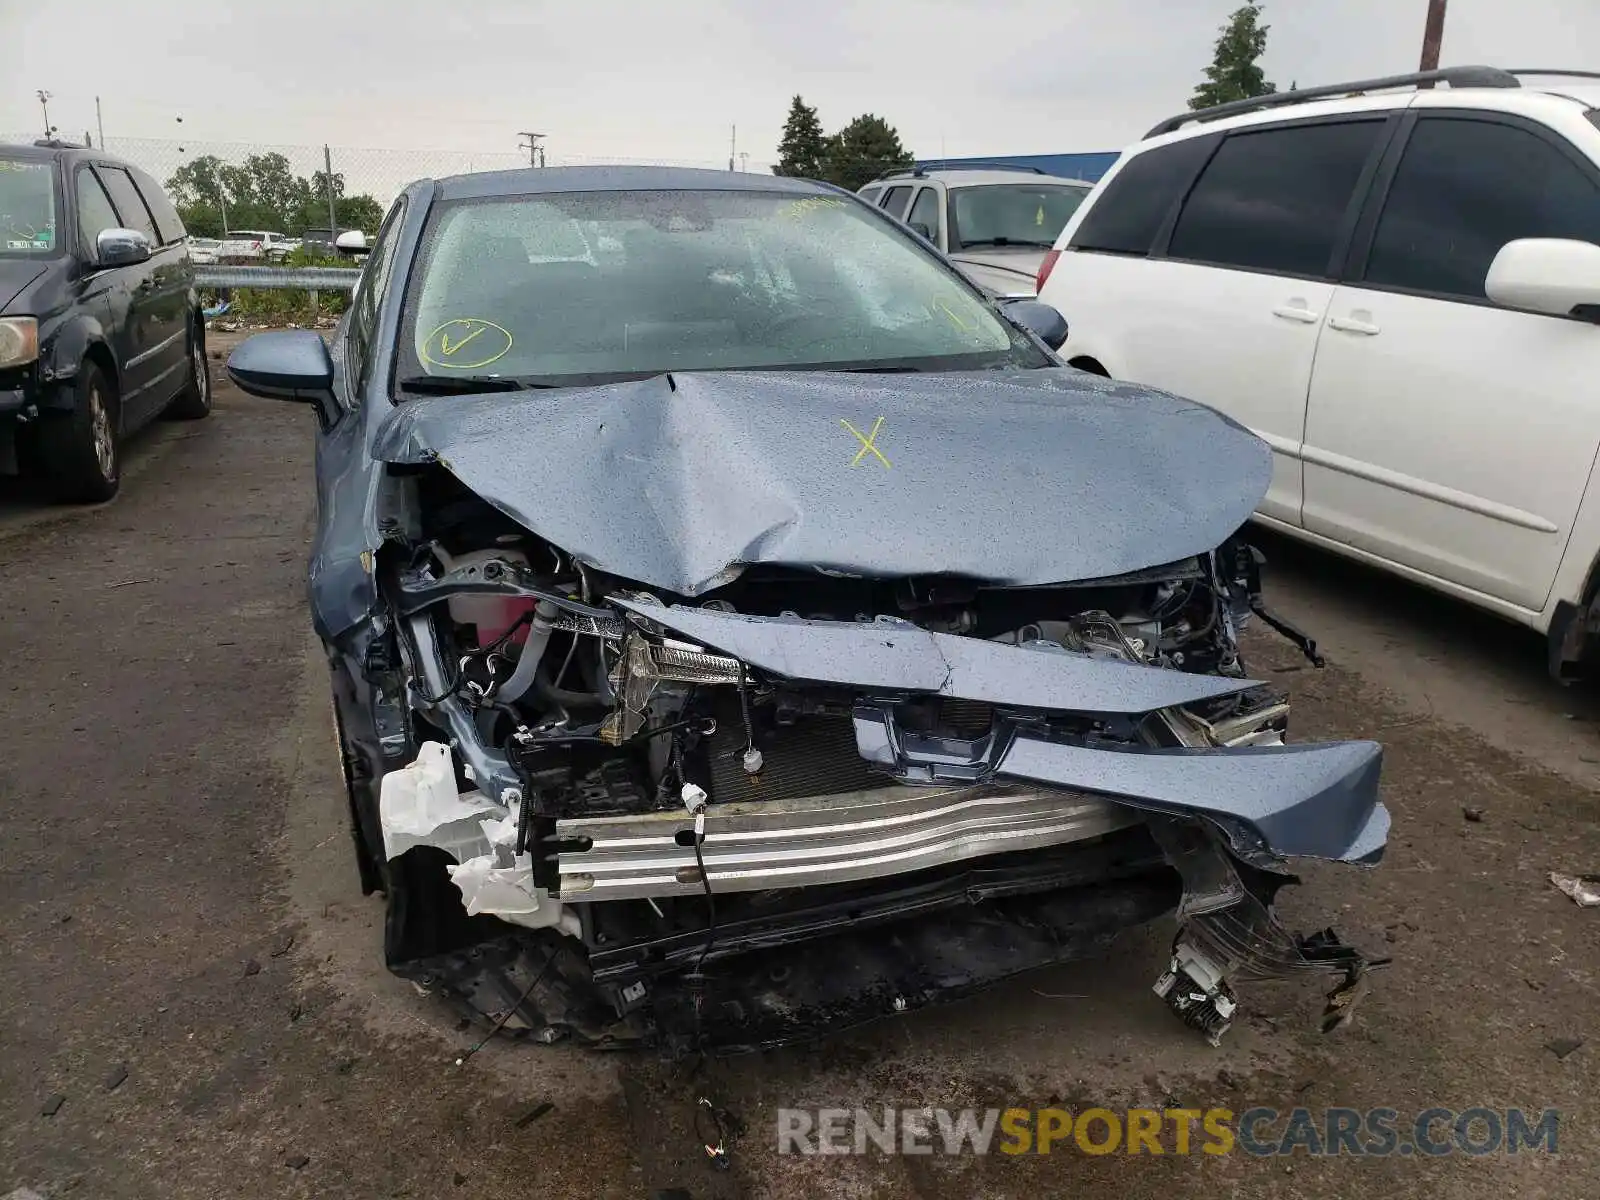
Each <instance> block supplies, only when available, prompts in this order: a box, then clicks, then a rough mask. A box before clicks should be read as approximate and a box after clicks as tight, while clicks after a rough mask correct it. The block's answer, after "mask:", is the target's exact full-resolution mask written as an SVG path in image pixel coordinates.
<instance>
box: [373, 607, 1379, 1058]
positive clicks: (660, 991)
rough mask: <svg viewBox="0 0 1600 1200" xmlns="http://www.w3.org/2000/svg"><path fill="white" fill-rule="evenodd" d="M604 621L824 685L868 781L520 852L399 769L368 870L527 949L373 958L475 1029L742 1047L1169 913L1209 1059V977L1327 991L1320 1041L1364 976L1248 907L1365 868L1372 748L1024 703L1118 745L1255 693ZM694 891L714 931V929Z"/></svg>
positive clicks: (483, 942) (974, 650)
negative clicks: (1328, 875)
mask: <svg viewBox="0 0 1600 1200" xmlns="http://www.w3.org/2000/svg"><path fill="white" fill-rule="evenodd" d="M617 603H618V606H619V607H620V608H621V609H623V610H624V611H626V612H627V613H628V614H630V616H629V620H630V621H633V622H634V623H636V624H637V625H638V626H639V628H641V629H645V630H648V631H650V632H651V633H652V635H653V636H659V635H661V634H662V633H663V631H665V632H666V633H667V634H670V635H675V636H676V637H677V638H680V639H689V640H687V641H677V642H674V643H673V646H675V647H677V648H676V649H673V650H672V651H671V656H670V657H671V660H672V664H673V667H674V669H677V670H680V671H691V670H692V671H698V672H702V673H705V674H706V675H707V677H709V676H710V675H712V674H714V673H715V672H716V671H718V670H722V671H725V672H729V671H730V668H729V666H728V664H729V663H730V662H731V663H733V664H734V669H731V674H730V675H729V677H731V678H740V677H742V675H743V673H744V672H745V671H749V672H752V673H757V674H760V675H762V676H764V677H769V678H780V677H781V678H782V679H785V680H789V681H794V682H796V683H798V684H801V685H805V686H826V687H830V688H842V689H845V691H846V692H847V694H849V695H850V696H853V697H854V700H853V704H852V707H851V709H850V711H849V716H848V728H849V730H850V731H851V734H852V735H853V741H854V745H853V750H854V757H855V758H856V759H858V760H859V763H857V764H856V765H857V766H859V767H861V768H864V769H866V770H867V771H869V772H870V773H871V775H872V777H873V778H875V779H876V780H877V781H878V782H877V783H876V784H874V785H872V786H867V787H858V788H852V789H826V790H817V791H814V792H801V793H799V794H784V795H777V796H774V797H773V798H771V799H763V798H761V791H762V787H763V776H764V774H768V775H769V774H770V773H771V768H770V767H769V769H768V771H767V772H762V771H761V770H760V769H759V768H758V770H757V771H756V772H755V773H754V774H753V775H752V777H751V779H750V782H749V787H750V791H749V794H748V795H747V796H746V797H745V798H741V799H736V800H726V801H723V802H713V803H712V804H710V805H709V806H708V807H707V808H706V809H705V811H704V813H703V815H702V817H701V818H700V820H699V821H698V822H697V821H696V819H695V817H694V815H693V813H692V811H686V810H685V808H684V807H682V806H680V805H678V804H676V803H670V804H665V805H658V806H656V807H654V808H651V809H649V810H647V811H629V812H613V813H600V814H583V815H569V816H562V817H559V818H556V819H554V820H553V821H552V822H551V824H552V832H551V834H550V836H549V837H548V838H546V839H544V840H543V842H542V844H541V845H540V846H539V847H538V848H535V849H533V851H532V852H531V853H529V852H524V850H523V847H522V845H521V838H520V835H519V832H518V831H519V825H525V824H528V823H529V817H530V807H531V806H530V805H529V804H527V803H524V802H523V801H524V796H523V794H522V793H520V792H517V793H515V794H513V793H510V792H507V793H505V794H502V796H501V797H500V803H499V804H496V803H495V802H494V801H491V800H488V799H487V798H486V797H485V796H484V795H483V794H482V793H480V792H477V791H472V792H467V793H464V794H462V795H460V796H459V797H457V796H449V797H446V798H444V799H443V800H440V799H438V798H433V799H429V798H428V797H426V796H423V797H422V799H421V800H420V801H418V800H416V798H415V793H417V792H418V791H419V790H420V791H421V792H424V793H425V792H427V790H428V787H431V786H446V785H445V784H444V783H443V782H442V777H441V776H439V775H438V771H437V767H436V766H435V768H434V779H433V783H432V784H429V785H427V786H423V787H421V788H420V789H419V788H418V786H417V783H416V781H415V780H411V781H407V780H404V779H402V776H404V774H405V773H404V772H394V773H392V774H391V775H389V776H387V777H386V778H385V780H384V805H383V814H384V824H385V836H386V840H387V839H389V838H390V837H391V835H393V837H394V838H395V841H394V847H395V849H393V850H391V853H395V854H403V853H404V852H405V850H406V849H407V848H410V847H413V846H415V845H418V844H426V845H431V846H433V847H434V848H436V849H438V850H441V851H444V852H446V853H448V854H449V855H450V857H452V858H454V859H455V860H456V863H457V864H458V865H455V866H451V867H449V874H450V877H451V878H452V880H453V881H454V884H455V885H456V887H457V888H459V889H460V892H461V894H462V898H463V901H464V905H465V909H466V912H467V914H468V916H469V917H471V918H472V919H474V920H482V919H484V915H485V914H489V915H493V916H494V917H498V918H499V919H501V920H503V921H506V922H508V923H510V924H514V925H517V926H521V927H523V929H524V930H526V931H529V932H530V933H532V932H534V931H537V933H538V934H539V936H541V937H542V938H543V940H537V941H536V940H530V939H529V937H528V936H527V935H526V934H524V935H515V936H508V935H506V934H505V933H504V931H503V930H502V931H501V932H500V933H498V934H494V935H491V936H488V937H483V938H476V939H472V944H471V945H470V947H469V948H468V949H466V950H453V951H449V952H444V953H433V954H424V955H412V956H410V957H409V958H408V960H407V961H405V962H399V963H393V964H392V965H394V966H395V969H396V970H398V971H400V973H402V974H406V975H408V976H409V977H411V978H413V979H416V980H418V981H419V982H422V983H424V984H426V985H429V986H434V987H439V988H442V989H443V990H445V991H446V992H449V993H452V994H454V995H456V996H457V997H460V998H465V999H467V1000H468V1001H469V1002H470V1003H472V1004H474V1005H475V1006H477V1007H478V1008H479V1009H480V1011H486V1012H494V1011H504V1010H507V1009H512V1010H515V1017H514V1020H513V1022H512V1024H511V1027H512V1028H517V1027H522V1028H525V1029H527V1030H530V1031H532V1032H534V1033H536V1034H537V1035H539V1036H542V1037H545V1038H548V1039H554V1038H557V1037H563V1036H568V1035H577V1036H580V1037H582V1038H585V1039H587V1040H590V1041H593V1042H600V1043H605V1042H633V1041H639V1040H645V1039H648V1038H653V1037H658V1038H660V1039H662V1040H665V1041H666V1042H667V1043H668V1044H669V1045H677V1046H680V1047H687V1046H690V1045H693V1046H700V1047H703V1048H705V1047H712V1046H716V1047H723V1048H733V1049H749V1048H756V1047H761V1046H768V1045H773V1044H778V1043H781V1042H785V1041H789V1040H793V1039H794V1038H796V1037H802V1036H807V1035H809V1034H813V1033H816V1032H819V1031H822V1030H825V1029H827V1028H832V1027H837V1026H838V1025H840V1024H847V1023H850V1022H851V1021H855V1020H864V1019H870V1018H872V1017H876V1016H881V1015H884V1014H886V1013H892V1012H899V1011H904V1010H905V1009H907V1008H910V1007H916V1006H918V1005H920V1004H924V1003H928V1002H931V1001H933V1000H935V999H942V998H949V997H952V996H957V995H961V994H964V993H966V992H969V991H972V990H975V989H976V988H979V987H981V986H984V985H985V984H987V983H990V982H993V981H994V980H996V979H999V978H1003V977H1005V976H1008V975H1011V974H1014V973H1016V972H1019V971H1023V970H1027V969H1031V968H1034V967H1038V966H1042V965H1046V964H1048V963H1051V962H1057V961H1061V960H1062V959H1065V958H1071V957H1076V956H1079V955H1081V954H1085V953H1091V952H1093V951H1095V950H1096V949H1098V948H1100V947H1103V946H1105V945H1107V944H1108V943H1109V939H1110V938H1111V937H1113V936H1114V935H1115V934H1116V933H1117V932H1119V931H1120V930H1121V929H1123V928H1126V927H1127V926H1129V925H1132V924H1138V923H1141V922H1144V921H1148V920H1151V919H1154V918H1155V917H1157V916H1160V915H1162V914H1163V913H1165V912H1169V911H1172V910H1173V909H1174V908H1176V909H1177V911H1178V915H1179V917H1180V921H1181V925H1180V930H1179V934H1178V938H1177V941H1176V942H1175V945H1174V949H1173V954H1172V959H1171V961H1170V963H1169V964H1168V968H1167V970H1166V971H1165V972H1164V973H1162V975H1161V977H1160V979H1159V980H1158V981H1157V984H1156V990H1157V992H1158V994H1159V995H1161V996H1162V997H1163V998H1164V999H1165V1000H1166V1002H1167V1003H1168V1005H1169V1006H1170V1007H1171V1008H1172V1009H1173V1011H1174V1012H1175V1013H1176V1014H1177V1015H1178V1016H1179V1017H1180V1018H1181V1019H1183V1020H1184V1021H1185V1022H1186V1023H1188V1024H1190V1025H1191V1026H1193V1027H1194V1028H1196V1029H1197V1030H1199V1031H1200V1032H1201V1033H1202V1034H1204V1035H1205V1036H1206V1037H1208V1038H1210V1039H1211V1040H1213V1041H1215V1040H1216V1039H1217V1038H1218V1037H1220V1036H1221V1034H1222V1033H1223V1032H1224V1031H1225V1030H1226V1029H1227V1027H1228V1024H1229V1023H1230V1021H1231V1019H1232V1015H1233V1012H1234V1008H1235V1006H1236V1003H1237V1001H1236V999H1235V997H1234V994H1233V991H1232V988H1231V981H1233V980H1239V979H1246V978H1250V977H1252V976H1282V975H1292V974H1298V973H1302V972H1306V971H1331V972H1336V973H1340V974H1342V976H1343V980H1342V983H1341V985H1340V988H1339V989H1338V990H1337V991H1336V993H1335V998H1334V1000H1333V1001H1331V1004H1330V1010H1329V1011H1330V1014H1331V1015H1330V1018H1329V1020H1330V1023H1337V1019H1342V1018H1343V1017H1344V1016H1347V1015H1348V1004H1349V1002H1350V1000H1351V999H1352V998H1353V997H1354V996H1356V995H1358V994H1359V993H1360V990H1361V986H1362V983H1361V981H1362V980H1363V978H1364V973H1365V970H1366V969H1367V967H1368V965H1369V964H1368V963H1367V961H1366V960H1365V959H1363V958H1362V956H1361V955H1360V954H1359V953H1358V952H1356V951H1354V950H1352V949H1350V948H1349V947H1345V946H1343V945H1342V944H1340V943H1338V942H1337V939H1335V938H1333V936H1332V935H1331V934H1330V933H1324V934H1322V935H1319V936H1318V937H1317V938H1314V939H1298V938H1295V937H1293V936H1291V935H1290V934H1289V933H1288V932H1287V931H1285V930H1284V929H1283V928H1282V927H1281V926H1280V925H1279V924H1278V923H1277V921H1276V918H1275V917H1274V915H1273V913H1272V910H1271V901H1272V898H1273V895H1274V893H1275V891H1276V889H1277V888H1278V887H1279V886H1281V885H1282V884H1283V883H1286V882H1290V881H1292V877H1291V876H1289V875H1287V874H1286V866H1287V860H1289V859H1293V858H1298V857H1311V858H1320V859H1327V860H1333V861H1340V862H1347V863H1357V864H1372V863H1375V862H1376V861H1377V860H1378V859H1379V858H1380V856H1381V854H1382V852H1383V848H1384V842H1385V838H1386V835H1387V831H1388V824H1389V816H1388V812H1387V810H1386V809H1385V808H1384V806H1383V805H1382V804H1381V803H1380V802H1379V800H1378V793H1377V787H1378V775H1379V767H1380V762H1381V756H1382V752H1381V748H1380V747H1379V746H1378V745H1376V744H1375V743H1370V742H1347V743H1324V744H1309V745H1282V744H1264V745H1263V744H1229V741H1228V739H1229V738H1230V737H1233V736H1237V737H1238V739H1239V740H1241V741H1248V740H1249V739H1250V738H1252V737H1255V736H1257V734H1258V732H1259V731H1256V730H1254V729H1253V728H1251V727H1246V728H1244V729H1243V730H1234V731H1231V732H1229V731H1225V730H1224V728H1223V726H1221V725H1217V726H1205V728H1207V729H1209V730H1211V736H1212V738H1213V742H1212V744H1208V745H1206V746H1201V745H1181V746H1159V745H1134V744H1130V743H1129V742H1127V741H1125V740H1124V741H1116V740H1110V739H1104V740H1099V741H1096V740H1094V739H1072V738H1067V737H1063V736H1062V735H1061V734H1060V732H1059V731H1058V730H1057V729H1054V728H1053V727H1051V725H1050V724H1049V722H1048V721H1046V720H1044V719H1043V714H1044V713H1045V712H1047V711H1050V712H1057V711H1067V712H1083V713H1089V714H1094V715H1095V716H1096V717H1097V718H1100V719H1104V720H1106V721H1109V722H1111V723H1112V724H1116V723H1118V722H1121V723H1126V724H1128V725H1130V726H1137V725H1139V724H1140V723H1141V722H1145V721H1148V720H1150V719H1151V718H1152V717H1157V716H1160V715H1161V714H1171V713H1177V712H1181V711H1184V706H1186V705H1191V704H1197V703H1202V702H1206V701H1211V700H1215V699H1216V698H1218V697H1219V696H1224V697H1225V696H1228V695H1230V694H1232V693H1241V692H1244V691H1246V690H1248V689H1251V688H1255V687H1258V686H1259V685H1257V684H1256V683H1255V682H1254V681H1251V680H1248V679H1240V678H1233V677H1222V676H1216V675H1202V674H1187V673H1183V672H1178V671H1173V670H1166V669H1160V668H1156V667H1152V666H1146V665H1142V664H1138V663H1131V662H1126V661H1120V660H1115V659H1107V658H1098V657H1094V656H1092V655H1088V654H1083V653H1077V652H1068V651H1063V650H1061V649H1060V648H1059V647H1051V646H1044V645H1042V646H1029V645H1026V644H1025V645H1007V644H1003V643H998V642H991V641H980V640H976V639H972V638H964V637H958V636H952V635H945V634H939V633H930V632H928V631H926V630H923V629H921V628H919V627H917V626H914V625H911V624H909V623H907V622H904V621H899V620H894V619H882V618H880V619H878V620H874V621H856V622H841V621H809V620H802V619H799V618H796V617H752V616H745V615H740V614H736V613H728V612H723V611H718V610H714V609H706V608H688V607H669V606H664V605H661V604H657V603H650V602H640V601H628V600H620V601H617ZM657 658H658V660H660V661H665V660H666V656H661V655H658V656H657ZM653 661H655V660H653ZM437 675H438V671H436V670H433V671H424V672H422V676H423V677H424V678H425V679H427V678H435V677H437ZM908 693H916V694H921V695H927V696H935V697H941V698H943V699H947V700H950V701H953V702H958V703H968V704H972V703H975V704H981V705H984V706H988V708H989V709H990V710H991V716H990V718H989V720H988V722H987V727H986V728H985V729H984V730H983V731H982V732H981V733H979V734H977V735H976V736H972V737H952V736H948V735H945V736H931V735H929V734H928V733H927V732H926V731H923V730H919V729H917V728H914V727H912V726H910V725H908V723H907V722H906V720H905V719H904V712H903V701H904V700H905V698H906V696H907V694H908ZM1268 711H1270V710H1268ZM459 727H460V728H461V729H462V731H463V733H466V734H470V726H467V725H464V724H463V725H461V726H459ZM840 749H841V752H842V754H843V755H844V756H848V755H849V749H848V748H840ZM442 750H443V748H442V747H438V748H437V749H434V750H432V751H431V753H433V754H434V755H435V756H436V755H437V754H438V753H439V752H440V751H442ZM420 761H421V760H419V764H420ZM474 773H475V772H474ZM426 812H432V813H434V814H435V815H437V816H438V817H439V818H440V824H439V826H438V829H437V831H436V833H435V834H434V836H432V837H431V838H429V837H428V836H426V835H425V834H421V833H420V831H419V824H425V823H426V820H427V818H426V816H419V815H418V814H419V813H426ZM708 895H709V896H714V897H716V898H718V904H717V912H718V914H719V917H718V920H717V922H716V924H715V926H714V927H712V928H709V929H708V927H707V926H706V925H705V924H704V923H703V917H702V916H701V915H700V914H701V913H703V912H704V906H703V903H702V901H703V898H704V897H706V896H708ZM630 902H634V903H637V902H643V903H644V904H647V905H649V906H650V907H651V908H652V909H653V910H654V911H655V912H656V913H657V914H658V915H660V914H661V913H662V912H663V911H665V912H666V914H667V915H668V916H669V917H674V916H675V915H676V914H677V913H678V912H679V911H686V912H688V913H690V914H693V915H692V916H691V917H690V918H689V920H688V921H687V923H681V922H680V927H679V928H677V929H669V930H668V931H667V932H664V933H663V932H660V931H658V930H652V931H650V932H648V933H645V934H639V935H636V936H633V935H630V934H629V933H628V930H627V925H626V922H624V923H623V924H622V925H621V926H620V927H619V926H617V925H615V924H611V923H608V922H605V921H602V920H601V918H600V916H599V914H600V913H601V912H602V911H604V912H608V913H609V912H621V911H626V909H627V905H628V904H629V903H630ZM663 904H664V905H667V906H669V907H668V908H667V909H666V910H662V909H661V908H660V905H663ZM674 905H676V906H679V907H677V908H674V907H671V906H674ZM602 926H604V929H605V931H604V932H597V931H598V930H600V929H601V928H602ZM619 928H620V932H619ZM823 937H826V938H828V939H830V941H829V947H830V953H829V955H828V961H829V963H831V964H834V967H833V968H830V969H829V970H828V971H826V972H814V971H808V970H805V969H804V968H803V967H802V966H800V965H799V964H797V961H796V958H795V954H794V951H795V948H796V947H798V946H801V945H803V944H804V943H806V942H808V941H812V940H815V939H819V938H823ZM552 964H554V966H553V967H552ZM707 964H711V966H710V967H709V968H708V966H707ZM703 969H709V970H711V971H712V973H713V975H714V977H715V981H714V982H708V980H710V979H711V977H710V976H702V975H701V974H700V972H701V970H703ZM685 972H687V974H685ZM708 987H709V988H710V989H711V991H712V992H713V993H714V994H712V995H709V996H708V995H707V994H706V990H707V988H708ZM711 1017H714V1019H710V1018H711Z"/></svg>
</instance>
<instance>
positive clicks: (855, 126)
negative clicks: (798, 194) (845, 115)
mask: <svg viewBox="0 0 1600 1200" xmlns="http://www.w3.org/2000/svg"><path fill="white" fill-rule="evenodd" d="M914 162H916V157H915V156H914V155H913V154H912V153H911V151H909V150H907V149H906V148H905V147H904V146H903V145H901V144H900V135H899V134H898V133H896V132H895V129H894V126H892V125H890V124H889V122H887V121H885V120H884V119H883V118H882V117H877V116H874V115H873V114H871V113H865V114H863V115H862V116H859V117H857V118H856V119H855V120H854V121H851V122H850V124H848V125H846V126H845V127H844V128H843V129H841V130H840V131H839V132H838V133H836V134H834V135H833V136H832V137H831V138H829V139H828V148H827V153H826V154H825V155H824V156H823V161H822V177H823V178H824V179H826V180H827V181H828V182H829V183H836V184H838V185H839V186H840V187H842V188H847V189H849V190H850V191H852V192H853V191H856V190H857V189H859V188H860V187H861V186H862V185H863V184H865V183H869V182H870V181H872V180H874V179H876V178H877V177H878V176H879V175H882V174H883V173H884V172H886V171H895V170H903V169H904V168H906V167H909V166H911V165H912V164H913V163H914Z"/></svg>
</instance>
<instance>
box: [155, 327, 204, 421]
mask: <svg viewBox="0 0 1600 1200" xmlns="http://www.w3.org/2000/svg"><path fill="white" fill-rule="evenodd" d="M210 413H211V365H210V364H209V363H208V362H207V361H206V342H205V335H204V334H203V333H202V332H201V327H200V326H199V325H198V324H196V325H195V326H194V328H192V329H191V330H190V331H189V382H188V383H186V384H184V387H183V391H181V392H179V393H178V397H177V399H175V400H174V401H173V402H172V404H171V405H170V406H168V408H167V411H166V413H165V414H164V415H166V416H168V417H172V418H175V419H176V420H179V421H198V420H200V419H201V418H202V417H205V416H209V415H210Z"/></svg>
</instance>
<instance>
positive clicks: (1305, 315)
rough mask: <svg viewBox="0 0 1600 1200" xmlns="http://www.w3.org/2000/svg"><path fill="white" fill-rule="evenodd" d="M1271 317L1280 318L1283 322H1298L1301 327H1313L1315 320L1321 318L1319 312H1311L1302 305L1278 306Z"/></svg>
mask: <svg viewBox="0 0 1600 1200" xmlns="http://www.w3.org/2000/svg"><path fill="white" fill-rule="evenodd" d="M1272 315H1273V316H1275V317H1282V318H1283V319H1284V320H1285V321H1298V322H1300V324H1302V325H1315V324H1316V323H1317V318H1319V317H1320V316H1322V314H1321V313H1319V312H1312V311H1311V310H1310V309H1309V308H1307V307H1305V305H1304V304H1298V305H1297V304H1280V305H1278V307H1277V308H1275V309H1273V310H1272Z"/></svg>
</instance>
